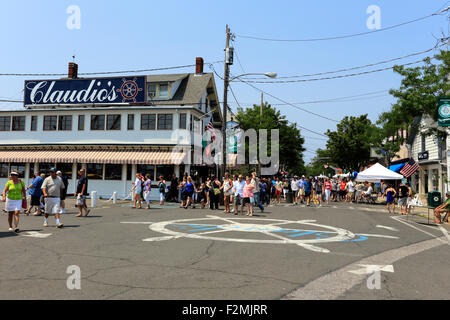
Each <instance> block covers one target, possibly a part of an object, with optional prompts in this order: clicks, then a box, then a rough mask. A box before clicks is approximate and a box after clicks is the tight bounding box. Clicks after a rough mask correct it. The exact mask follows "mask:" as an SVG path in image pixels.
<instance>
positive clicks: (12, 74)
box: [0, 60, 223, 77]
mask: <svg viewBox="0 0 450 320" xmlns="http://www.w3.org/2000/svg"><path fill="white" fill-rule="evenodd" d="M220 62H223V61H222V60H221V61H214V62H207V63H208V64H215V63H220ZM190 67H195V64H189V65H183V66H173V67H162V68H152V69H138V70H124V71H103V72H85V73H78V75H99V74H119V73H140V72H152V71H162V70H172V69H183V68H190ZM66 75H67V73H0V76H17V77H23V76H36V77H40V76H66Z"/></svg>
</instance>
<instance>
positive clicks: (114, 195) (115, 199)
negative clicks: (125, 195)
mask: <svg viewBox="0 0 450 320" xmlns="http://www.w3.org/2000/svg"><path fill="white" fill-rule="evenodd" d="M112 199H113V204H117V192H116V191H114V193H113V195H112Z"/></svg>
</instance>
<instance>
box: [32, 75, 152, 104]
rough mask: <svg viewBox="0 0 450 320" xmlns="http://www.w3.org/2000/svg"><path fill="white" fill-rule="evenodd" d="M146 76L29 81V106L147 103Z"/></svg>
mask: <svg viewBox="0 0 450 320" xmlns="http://www.w3.org/2000/svg"><path fill="white" fill-rule="evenodd" d="M145 85H146V77H145V76H140V77H114V78H89V79H68V80H27V81H25V90H24V94H25V98H24V101H25V106H40V105H77V104H88V105H89V104H108V105H109V104H119V103H120V104H124V103H144V102H145V98H146V94H145V92H146V88H145Z"/></svg>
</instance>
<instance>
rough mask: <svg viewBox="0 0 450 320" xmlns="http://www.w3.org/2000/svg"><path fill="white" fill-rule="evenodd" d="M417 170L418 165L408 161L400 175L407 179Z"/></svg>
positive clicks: (411, 160)
mask: <svg viewBox="0 0 450 320" xmlns="http://www.w3.org/2000/svg"><path fill="white" fill-rule="evenodd" d="M417 170H419V164H418V163H417V162H415V161H414V159H409V161H408V163H406V164H405V165H404V166H403V168H402V170H400V173H401V174H402V175H404V176H405V178H409V177H410V176H411V175H412V174H413V173H414V172H416V171H417Z"/></svg>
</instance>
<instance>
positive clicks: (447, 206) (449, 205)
mask: <svg viewBox="0 0 450 320" xmlns="http://www.w3.org/2000/svg"><path fill="white" fill-rule="evenodd" d="M445 195H446V197H447V200H445V202H444V203H443V204H441V205H440V206H439V207H437V208H436V209H434V215H435V216H436V219H435V221H434V222H435V223H438V224H439V223H442V217H441V213H444V212H445V213H447V215H446V217H445V222H448V212H449V211H450V191H447V193H446V194H445Z"/></svg>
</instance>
